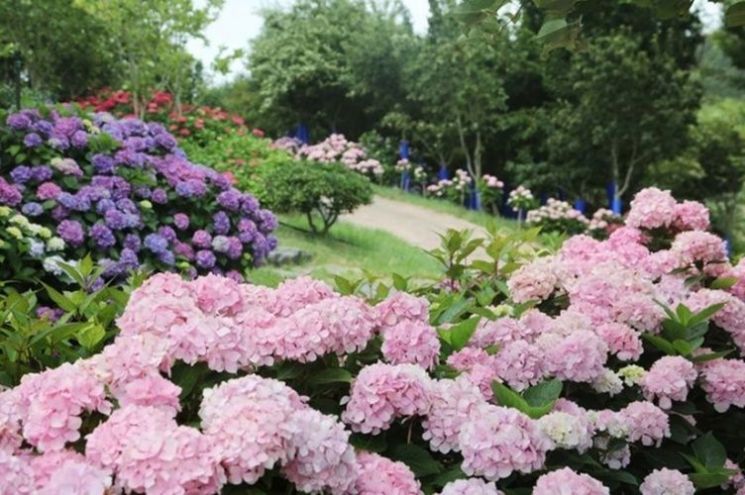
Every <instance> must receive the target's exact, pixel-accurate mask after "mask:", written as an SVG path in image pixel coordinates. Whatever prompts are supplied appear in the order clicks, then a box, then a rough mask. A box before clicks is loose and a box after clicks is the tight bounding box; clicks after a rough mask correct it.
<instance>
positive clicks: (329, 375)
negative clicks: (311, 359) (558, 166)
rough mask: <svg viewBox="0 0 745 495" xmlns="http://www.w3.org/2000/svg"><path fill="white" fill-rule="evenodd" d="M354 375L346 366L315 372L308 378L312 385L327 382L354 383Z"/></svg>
mask: <svg viewBox="0 0 745 495" xmlns="http://www.w3.org/2000/svg"><path fill="white" fill-rule="evenodd" d="M353 379H354V376H352V373H350V372H349V371H347V370H345V369H344V368H327V369H324V370H323V371H319V372H314V373H313V376H311V377H310V378H309V379H308V383H309V384H310V385H323V384H326V383H352V380H353Z"/></svg>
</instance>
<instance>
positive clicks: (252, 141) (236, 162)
mask: <svg viewBox="0 0 745 495" xmlns="http://www.w3.org/2000/svg"><path fill="white" fill-rule="evenodd" d="M181 146H182V148H183V149H184V151H186V152H187V154H188V156H189V158H190V159H191V160H192V161H193V162H194V163H200V164H202V165H206V166H208V167H211V168H214V169H215V170H218V171H220V172H224V173H226V174H229V175H230V176H232V177H234V178H235V181H236V185H237V186H238V187H239V188H240V189H241V190H243V191H250V192H251V193H253V194H254V195H255V196H256V197H257V198H259V199H260V200H261V201H262V203H264V202H265V201H266V199H267V198H269V197H270V194H269V191H268V190H266V189H265V187H264V186H265V183H264V182H263V181H261V180H259V179H258V176H257V174H259V172H260V171H261V173H264V172H263V171H264V170H268V169H274V168H282V167H287V166H290V165H291V164H292V163H293V162H294V161H295V159H294V158H293V157H292V155H290V154H289V153H287V152H285V151H283V150H280V149H275V148H273V147H272V146H271V141H270V140H269V139H266V138H260V137H256V136H254V135H251V134H238V133H237V132H233V131H230V132H227V133H225V134H221V135H219V136H216V137H215V139H213V140H212V141H211V142H209V143H207V144H206V145H204V146H199V145H197V144H195V143H193V142H192V141H190V140H182V142H181Z"/></svg>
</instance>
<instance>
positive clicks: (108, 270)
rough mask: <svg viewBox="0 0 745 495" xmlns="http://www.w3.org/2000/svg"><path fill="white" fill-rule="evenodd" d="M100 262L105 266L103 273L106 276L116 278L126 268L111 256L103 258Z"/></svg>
mask: <svg viewBox="0 0 745 495" xmlns="http://www.w3.org/2000/svg"><path fill="white" fill-rule="evenodd" d="M98 264H99V265H100V266H102V267H103V272H101V275H102V276H104V277H105V278H115V277H118V276H119V275H121V274H122V273H124V268H123V267H122V266H121V265H120V264H119V263H117V262H116V261H114V260H112V259H110V258H103V259H101V260H99V261H98Z"/></svg>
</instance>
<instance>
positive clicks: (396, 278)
mask: <svg viewBox="0 0 745 495" xmlns="http://www.w3.org/2000/svg"><path fill="white" fill-rule="evenodd" d="M391 277H392V278H393V287H395V288H396V289H398V290H400V291H405V290H406V289H407V288H408V286H409V279H407V278H404V277H402V276H401V275H399V274H398V273H394V274H392V275H391Z"/></svg>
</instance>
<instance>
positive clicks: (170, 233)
mask: <svg viewBox="0 0 745 495" xmlns="http://www.w3.org/2000/svg"><path fill="white" fill-rule="evenodd" d="M158 234H160V235H161V236H163V237H164V238H165V239H166V240H167V241H168V242H173V241H175V240H176V231H175V230H173V229H172V228H171V227H169V226H168V225H164V226H162V227H160V228H159V229H158Z"/></svg>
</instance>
